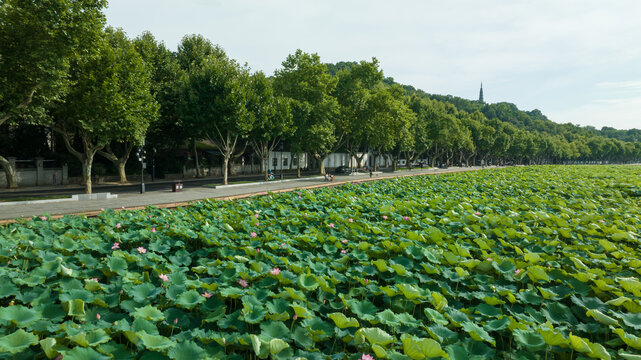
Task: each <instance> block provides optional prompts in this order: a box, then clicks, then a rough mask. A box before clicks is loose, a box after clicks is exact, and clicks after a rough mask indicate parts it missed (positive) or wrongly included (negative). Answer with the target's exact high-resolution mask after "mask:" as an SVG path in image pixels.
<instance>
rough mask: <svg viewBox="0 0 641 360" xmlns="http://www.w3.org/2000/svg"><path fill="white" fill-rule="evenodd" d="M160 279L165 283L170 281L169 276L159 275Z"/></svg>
mask: <svg viewBox="0 0 641 360" xmlns="http://www.w3.org/2000/svg"><path fill="white" fill-rule="evenodd" d="M158 277H159V278H160V279H162V281H164V282H167V281H169V276H167V275H166V274H163V273H160V275H158Z"/></svg>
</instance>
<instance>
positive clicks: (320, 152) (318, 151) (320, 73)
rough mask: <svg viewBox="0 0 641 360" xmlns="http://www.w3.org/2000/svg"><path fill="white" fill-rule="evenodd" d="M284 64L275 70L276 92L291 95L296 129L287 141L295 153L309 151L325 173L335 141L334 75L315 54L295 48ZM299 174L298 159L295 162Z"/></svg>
mask: <svg viewBox="0 0 641 360" xmlns="http://www.w3.org/2000/svg"><path fill="white" fill-rule="evenodd" d="M282 65H283V68H282V69H278V70H276V74H275V79H274V88H275V90H276V93H277V94H279V95H281V96H286V97H289V98H291V99H292V102H291V106H292V116H293V119H294V125H295V127H296V131H295V133H294V135H293V136H292V138H291V139H290V143H291V145H292V150H293V151H294V152H296V153H298V154H300V153H302V152H308V153H311V154H312V155H313V156H314V157H315V158H316V160H318V161H319V163H320V173H321V174H324V173H325V165H324V163H323V162H324V160H325V158H327V156H328V155H329V153H330V151H331V149H332V148H333V146H334V144H335V143H336V140H337V139H336V134H335V132H334V131H335V125H334V121H335V119H336V117H337V115H338V111H339V105H338V102H337V101H336V99H335V98H334V97H333V96H332V95H331V94H332V91H333V90H334V87H335V86H336V79H335V78H334V77H332V76H331V75H330V74H328V73H327V66H326V65H325V64H323V63H321V61H320V57H319V56H318V55H317V54H307V53H305V52H303V51H302V50H296V53H294V54H293V55H289V56H287V59H285V61H283V64H282ZM298 164H299V166H298V176H299V177H300V161H299V162H298Z"/></svg>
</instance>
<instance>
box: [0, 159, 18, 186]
mask: <svg viewBox="0 0 641 360" xmlns="http://www.w3.org/2000/svg"><path fill="white" fill-rule="evenodd" d="M0 165H2V168H3V169H4V174H5V175H6V177H7V188H8V189H17V188H18V174H17V171H16V167H15V166H14V165H13V164H11V163H10V162H9V160H7V159H5V158H4V157H3V156H2V155H0Z"/></svg>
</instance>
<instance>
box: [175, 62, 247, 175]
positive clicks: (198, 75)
mask: <svg viewBox="0 0 641 360" xmlns="http://www.w3.org/2000/svg"><path fill="white" fill-rule="evenodd" d="M183 86H184V88H183V103H182V106H181V113H182V114H183V115H182V116H183V118H184V120H185V122H186V123H187V124H188V126H189V127H190V128H192V129H195V131H197V133H195V135H194V136H196V134H197V135H198V136H202V137H204V138H207V139H209V140H210V141H211V142H212V143H213V144H214V146H216V148H217V149H218V150H220V152H221V153H222V155H223V168H222V172H223V184H227V178H228V167H229V160H230V158H231V157H232V156H233V155H234V153H235V151H236V150H237V147H238V146H240V145H245V144H246V139H247V137H248V135H249V132H250V131H251V129H252V127H253V118H252V116H251V114H249V113H248V111H247V108H246V106H245V104H246V100H247V91H248V88H249V70H248V69H247V68H246V67H241V66H240V65H238V64H237V63H236V62H235V61H233V60H230V59H228V58H226V57H224V58H221V57H218V56H213V55H210V56H208V57H206V58H205V59H204V60H203V62H202V64H201V65H200V67H197V68H196V67H195V68H192V69H191V70H190V72H189V74H188V75H187V79H186V81H185V83H184V85H183ZM242 150H243V151H244V148H243V149H242Z"/></svg>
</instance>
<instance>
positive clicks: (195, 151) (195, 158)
mask: <svg viewBox="0 0 641 360" xmlns="http://www.w3.org/2000/svg"><path fill="white" fill-rule="evenodd" d="M191 145H192V149H194V163H195V164H196V177H197V178H199V177H202V170H201V169H200V161H199V160H198V150H197V149H196V139H191Z"/></svg>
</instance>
